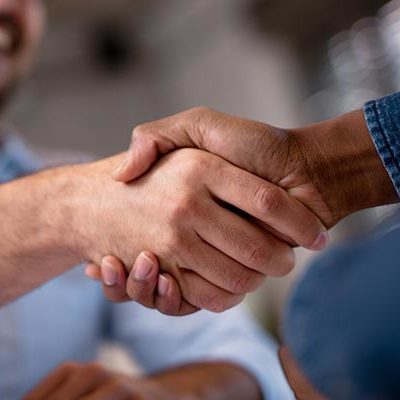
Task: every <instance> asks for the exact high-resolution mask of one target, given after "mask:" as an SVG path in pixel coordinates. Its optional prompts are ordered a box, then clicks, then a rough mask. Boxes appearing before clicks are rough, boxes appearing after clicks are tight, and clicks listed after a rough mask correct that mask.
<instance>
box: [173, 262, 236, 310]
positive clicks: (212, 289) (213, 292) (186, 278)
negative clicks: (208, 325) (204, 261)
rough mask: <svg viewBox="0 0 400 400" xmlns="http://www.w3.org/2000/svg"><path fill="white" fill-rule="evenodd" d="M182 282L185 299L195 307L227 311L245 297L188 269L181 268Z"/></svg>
mask: <svg viewBox="0 0 400 400" xmlns="http://www.w3.org/2000/svg"><path fill="white" fill-rule="evenodd" d="M181 282H182V283H181V291H182V295H183V297H184V299H185V300H186V301H187V302H188V303H190V304H192V305H193V306H195V307H198V308H201V309H205V310H208V311H211V312H217V313H219V312H223V311H226V310H228V309H230V308H232V307H234V306H236V305H237V304H239V303H240V302H242V301H243V299H244V296H243V295H233V294H231V293H229V292H227V291H226V290H223V289H221V288H219V287H217V286H215V285H213V284H212V283H210V282H208V281H206V280H205V279H204V278H202V277H201V276H199V275H198V274H197V273H195V272H193V271H190V270H187V269H181Z"/></svg>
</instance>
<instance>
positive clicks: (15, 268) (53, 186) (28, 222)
mask: <svg viewBox="0 0 400 400" xmlns="http://www.w3.org/2000/svg"><path fill="white" fill-rule="evenodd" d="M74 179H75V176H74V169H73V168H70V167H66V168H60V169H56V170H49V171H45V172H41V173H38V174H36V175H32V176H29V177H25V178H22V179H18V180H16V181H13V182H10V183H7V184H3V185H1V186H0V221H1V224H0V236H1V238H2V239H1V246H0V260H1V261H0V304H5V303H7V302H9V301H11V300H13V299H15V298H16V297H17V296H19V295H21V294H23V293H25V292H27V291H29V290H31V289H33V288H34V287H36V286H38V285H40V284H41V283H43V282H45V281H47V280H48V279H51V278H52V277H54V276H56V275H58V274H61V273H62V272H64V271H65V270H67V269H68V268H69V267H72V266H73V265H76V264H77V263H78V262H79V261H80V260H81V259H83V254H80V252H79V250H78V246H77V243H76V242H75V240H76V239H77V237H76V236H75V235H74V229H73V227H74V225H73V221H74V215H73V210H72V207H71V197H70V195H71V187H72V182H73V181H74Z"/></svg>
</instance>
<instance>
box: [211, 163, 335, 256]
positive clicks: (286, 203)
mask: <svg viewBox="0 0 400 400" xmlns="http://www.w3.org/2000/svg"><path fill="white" fill-rule="evenodd" d="M220 170H221V171H222V172H221V174H222V176H221V174H218V175H210V176H209V181H208V188H209V190H210V191H211V193H212V195H214V196H216V197H217V198H219V199H220V200H222V201H224V202H226V203H229V204H232V205H233V206H235V207H237V208H239V209H240V210H243V211H245V212H246V213H248V214H249V215H251V216H252V217H255V218H257V219H259V220H260V221H262V222H264V223H265V224H267V225H269V226H271V227H272V228H274V229H276V230H277V231H279V232H280V233H282V234H283V235H285V236H287V237H289V238H291V239H292V240H293V241H294V242H295V243H298V244H299V245H300V246H303V247H306V248H308V249H312V250H321V249H322V248H324V247H326V245H327V242H328V234H327V232H326V229H325V227H324V226H323V224H322V223H321V221H320V220H319V219H318V218H317V217H316V216H315V215H314V214H313V213H312V212H311V211H310V210H309V209H308V208H307V207H305V206H304V205H303V204H302V203H300V202H299V201H297V200H296V199H294V198H293V197H292V196H290V195H289V194H288V193H287V192H286V191H284V190H283V189H282V188H280V187H279V186H276V185H274V184H271V183H269V182H267V181H265V180H263V179H261V178H259V177H257V176H255V175H252V174H250V173H249V172H247V171H244V170H241V169H240V168H237V167H235V166H233V165H231V164H229V163H221V168H220Z"/></svg>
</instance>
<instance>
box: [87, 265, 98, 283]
mask: <svg viewBox="0 0 400 400" xmlns="http://www.w3.org/2000/svg"><path fill="white" fill-rule="evenodd" d="M85 274H86V276H87V277H88V278H89V279H93V280H94V281H101V280H102V277H101V268H100V267H99V266H98V265H97V264H94V263H87V264H86V266H85Z"/></svg>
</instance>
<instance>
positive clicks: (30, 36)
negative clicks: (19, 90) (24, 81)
mask: <svg viewBox="0 0 400 400" xmlns="http://www.w3.org/2000/svg"><path fill="white" fill-rule="evenodd" d="M44 25H45V10H44V5H43V1H42V0H0V108H1V107H2V106H3V105H4V102H5V100H7V98H8V96H9V95H10V94H11V93H12V92H13V89H14V88H15V86H16V84H17V83H18V82H19V81H20V79H21V78H22V77H23V76H24V75H25V74H26V73H27V72H28V71H29V69H30V66H31V63H32V60H33V58H34V55H35V52H36V49H37V46H38V43H39V41H40V38H41V36H42V33H43V28H44Z"/></svg>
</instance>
